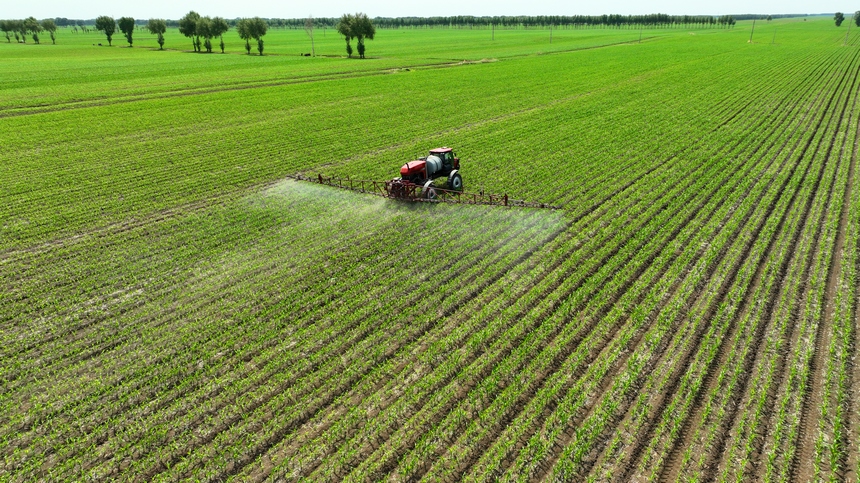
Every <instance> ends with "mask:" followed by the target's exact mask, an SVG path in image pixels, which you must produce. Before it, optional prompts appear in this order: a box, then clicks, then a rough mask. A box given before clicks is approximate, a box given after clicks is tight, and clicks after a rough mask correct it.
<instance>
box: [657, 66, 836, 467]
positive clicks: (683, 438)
mask: <svg viewBox="0 0 860 483" xmlns="http://www.w3.org/2000/svg"><path fill="white" fill-rule="evenodd" d="M825 72H826V70H824V69H822V72H820V73H819V76H818V79H821V78H823V77H824V73H825ZM801 87H802V84H797V85H796V86H795V88H794V89H793V90H792V91H791V92H790V93H788V95H787V96H786V98H785V99H790V98H791V97H792V96H793V95H794V92H795V91H798V90H800V89H801ZM820 97H821V94H820V93H819V95H818V96H816V99H815V100H814V101H813V102H814V103H818V99H819V98H820ZM777 109H778V108H777ZM809 114H811V111H807V114H806V115H805V116H804V119H805V118H806V117H807V116H808V115H809ZM789 115H790V114H789ZM803 123H804V121H801V122H798V123H797V125H796V126H795V127H794V129H793V130H792V134H790V135H789V136H787V137H786V139H785V141H784V142H783V143H782V144H781V145H780V146H779V147H778V148H777V149H776V150H775V151H773V159H774V160H775V159H776V158H777V157H778V156H779V155H780V154H781V153H782V152H783V151H784V149H785V147H786V146H787V145H788V143H789V141H790V140H791V137H792V135H793V133H796V132H797V131H798V130H799V129H800V128H801V127H802V126H803ZM773 146H774V143H771V144H770V146H768V147H767V148H765V150H764V152H765V153H768V155H770V153H771V148H772V147H773ZM786 161H787V160H786ZM763 272H764V265H761V264H760V265H759V266H758V267H757V268H756V272H755V275H754V276H753V279H752V284H751V286H750V289H749V290H748V293H752V292H754V291H755V287H758V286H759V285H760V284H761V278H762V274H763ZM780 274H781V276H784V275H785V272H784V271H781V272H780ZM780 280H781V278H780ZM779 286H780V282H777V283H776V287H777V288H778V287H779ZM773 297H774V294H773V293H771V296H770V300H774V299H773ZM745 301H746V299H745ZM771 306H772V302H770V303H769V305H768V307H769V308H767V309H766V311H767V312H768V313H770V310H771V309H772V307H771ZM749 310H750V306H749V305H748V304H745V305H744V306H743V307H741V308H740V310H739V311H738V312H737V316H736V320H742V319H743V318H744V317H746V315H747V313H748V312H749ZM735 328H736V324H733V325H732V329H731V330H730V331H729V332H728V333H727V334H726V335H725V339H726V340H733V339H734V334H735V330H734V329H735ZM763 331H764V325H763V324H762V325H760V326H759V328H758V329H756V335H755V336H754V337H753V340H755V341H757V342H759V343H760V342H761V336H762V335H763ZM757 346H758V344H756V347H757ZM729 349H730V347H729V346H728V345H726V344H723V345H721V346H720V350H719V355H718V356H717V358H716V359H715V362H714V364H713V367H712V368H711V370H709V371H708V372H707V375H706V376H705V383H704V384H703V386H702V390H701V391H700V392H699V394H698V395H697V396H696V398H695V401H694V404H693V409H692V411H691V415H690V417H688V418H687V419H686V421H685V422H684V425H683V427H682V430H681V433H680V436H679V437H678V438H677V439H676V441H675V444H673V445H672V447H671V450H670V452H669V455H668V456H667V458H666V461H667V464H666V465H664V467H663V470H662V472H661V476H660V478H659V479H660V481H676V480H677V479H678V477H679V476H680V474H681V463H682V459H681V457H682V454H683V450H684V449H686V448H688V447H690V446H691V445H692V444H693V441H692V438H693V434H694V431H693V428H692V425H694V424H698V422H699V421H700V420H701V415H702V413H703V411H704V407H703V400H702V396H703V395H704V394H709V393H710V392H711V391H712V390H713V389H714V387H715V385H716V383H717V377H716V374H717V371H716V370H714V368H718V367H723V366H724V365H725V364H726V363H727V359H728V356H729V352H730V351H729ZM757 352H758V351H757V349H755V348H754V349H752V350H751V351H750V352H749V353H748V357H754V356H755V354H756V353H757ZM750 364H751V361H750V360H747V361H746V363H745V367H750V366H749V365H750ZM742 387H745V384H743V385H742ZM741 393H743V389H742V390H741ZM738 397H739V396H738ZM738 397H735V398H733V401H734V403H729V404H728V405H729V407H730V409H729V411H730V412H731V411H732V410H733V409H736V408H737V404H738V403H739V401H738V400H737V399H738Z"/></svg>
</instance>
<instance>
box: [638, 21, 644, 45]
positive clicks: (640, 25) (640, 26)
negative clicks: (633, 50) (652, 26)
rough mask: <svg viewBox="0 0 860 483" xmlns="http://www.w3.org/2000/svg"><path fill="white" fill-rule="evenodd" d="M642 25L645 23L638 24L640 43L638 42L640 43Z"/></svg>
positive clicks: (640, 39) (640, 41)
mask: <svg viewBox="0 0 860 483" xmlns="http://www.w3.org/2000/svg"><path fill="white" fill-rule="evenodd" d="M644 25H645V23H641V24H639V43H640V44H641V43H642V27H643V26H644Z"/></svg>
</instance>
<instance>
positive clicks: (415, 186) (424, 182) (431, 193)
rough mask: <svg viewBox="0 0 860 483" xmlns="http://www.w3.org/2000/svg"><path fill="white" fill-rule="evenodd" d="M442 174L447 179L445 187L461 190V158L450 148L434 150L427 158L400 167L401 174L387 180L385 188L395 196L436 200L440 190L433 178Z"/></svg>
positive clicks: (391, 195)
mask: <svg viewBox="0 0 860 483" xmlns="http://www.w3.org/2000/svg"><path fill="white" fill-rule="evenodd" d="M442 177H447V178H448V183H447V185H446V189H448V190H452V191H462V189H463V177H462V176H460V158H458V157H456V155H455V154H454V150H453V149H451V148H436V149H431V150H430V154H429V155H428V156H427V157H426V158H420V159H417V160H415V161H409V162H408V163H406V164H404V165H403V167H401V168H400V177H399V178H395V179H393V180H391V181H389V182H388V183H386V190H387V191H388V195H389V196H390V197H392V198H405V199H414V198H416V197H421V198H427V199H435V198H436V196H437V192H436V188H435V187H434V186H433V180H435V179H436V178H442Z"/></svg>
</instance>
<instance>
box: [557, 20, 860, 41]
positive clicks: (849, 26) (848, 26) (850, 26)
mask: <svg viewBox="0 0 860 483" xmlns="http://www.w3.org/2000/svg"><path fill="white" fill-rule="evenodd" d="M848 28H851V26H850V25H849V26H848ZM549 43H552V24H549Z"/></svg>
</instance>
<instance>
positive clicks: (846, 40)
mask: <svg viewBox="0 0 860 483" xmlns="http://www.w3.org/2000/svg"><path fill="white" fill-rule="evenodd" d="M852 20H853V19H852ZM850 33H851V22H848V31H847V32H845V40H843V41H842V46H843V47H845V44H846V43H847V42H848V34H850Z"/></svg>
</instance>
